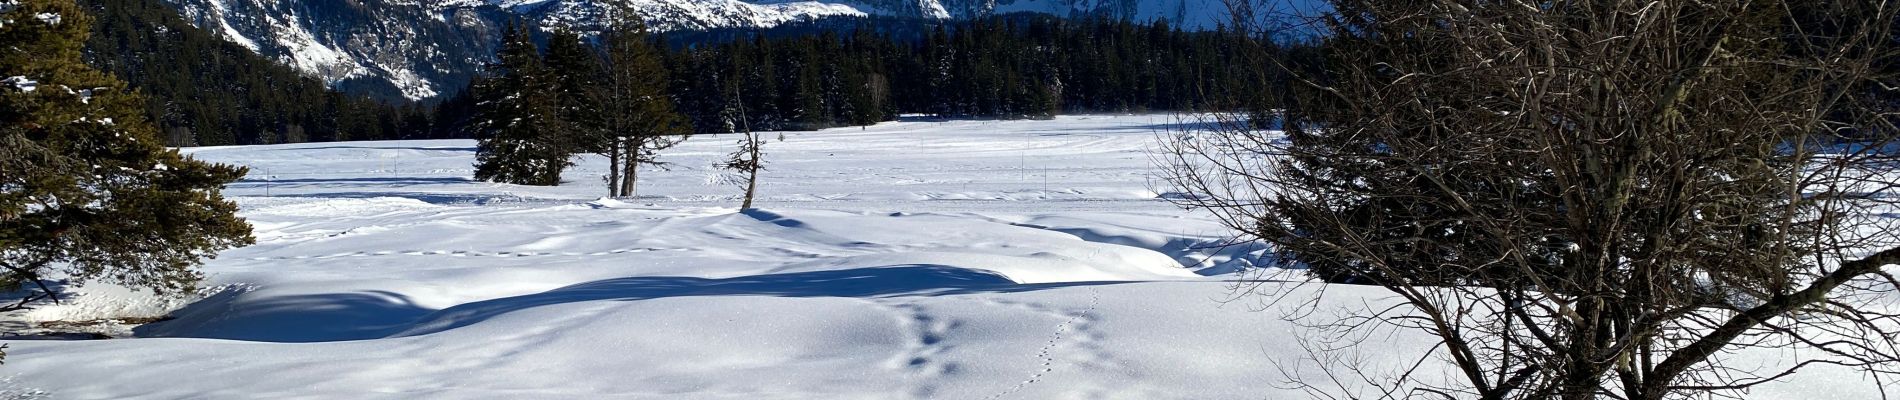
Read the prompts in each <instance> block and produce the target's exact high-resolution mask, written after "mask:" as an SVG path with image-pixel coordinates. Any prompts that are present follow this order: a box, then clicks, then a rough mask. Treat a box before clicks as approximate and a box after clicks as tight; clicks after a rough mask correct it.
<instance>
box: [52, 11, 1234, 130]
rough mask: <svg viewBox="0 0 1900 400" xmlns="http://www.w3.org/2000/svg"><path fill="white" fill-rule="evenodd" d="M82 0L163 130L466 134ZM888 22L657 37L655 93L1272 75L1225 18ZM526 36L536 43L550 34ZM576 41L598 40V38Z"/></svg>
mask: <svg viewBox="0 0 1900 400" xmlns="http://www.w3.org/2000/svg"><path fill="white" fill-rule="evenodd" d="M81 3H82V5H83V6H84V7H86V8H87V9H88V10H89V11H90V12H91V13H93V14H94V15H97V16H98V17H97V18H96V19H95V20H94V23H93V26H92V29H91V30H92V32H93V33H94V34H93V35H92V37H91V38H90V40H88V41H87V43H86V52H85V54H86V60H87V62H88V63H89V64H92V65H94V66H96V67H99V68H101V69H103V70H106V71H109V72H111V73H113V74H114V75H116V76H119V77H122V78H123V79H125V80H126V81H127V82H128V83H130V84H131V86H132V87H133V88H134V89H136V90H139V91H141V92H142V93H144V94H145V95H147V96H149V97H151V99H152V101H150V102H149V103H148V105H147V107H146V108H147V110H146V113H147V115H148V116H149V117H150V119H151V120H152V121H153V122H154V124H155V125H157V128H158V130H159V132H160V135H161V137H163V138H164V140H165V142H166V143H167V144H168V145H172V146H209V145H250V144H274V143H300V142H327V141H347V140H390V139H431V138H435V139H440V138H471V137H474V132H473V131H472V130H471V127H470V124H471V123H472V121H474V117H475V113H476V102H475V99H474V98H473V93H472V91H471V90H468V89H466V88H465V89H464V90H459V91H452V92H451V93H453V95H451V96H449V97H446V98H441V99H431V100H426V101H422V102H415V101H398V102H390V101H381V100H376V99H372V98H370V97H368V96H362V95H355V94H350V93H347V92H344V91H339V90H335V89H333V88H330V87H328V86H327V85H326V83H325V82H323V81H322V80H319V79H315V78H311V77H307V76H304V75H302V74H301V73H300V72H299V71H297V70H296V69H294V68H292V67H289V66H286V65H283V64H281V63H278V62H275V61H273V60H270V59H268V58H266V57H262V56H259V55H257V54H256V53H254V52H252V51H251V50H250V49H248V48H245V47H243V46H241V45H238V44H235V43H231V42H229V41H226V40H223V39H221V38H218V37H217V36H215V35H214V34H212V33H210V32H207V31H204V30H201V29H198V28H195V27H193V26H192V25H191V24H190V23H189V22H188V21H187V20H185V19H184V18H183V17H182V16H180V15H179V14H178V13H177V11H176V10H174V9H172V8H170V7H168V6H166V5H165V4H162V3H161V2H158V1H153V0H84V1H82V2H81ZM913 23H914V22H913ZM892 24H893V22H892V21H885V20H875V19H865V20H861V21H857V22H855V23H852V22H843V23H840V22H839V21H827V22H826V23H825V25H824V26H823V27H821V28H810V29H805V30H802V31H796V32H792V33H790V34H785V33H774V31H766V32H752V33H727V34H722V35H713V36H708V35H704V34H701V35H700V36H707V37H701V38H696V39H693V38H694V37H695V36H694V35H695V34H698V33H680V34H677V35H675V36H678V37H682V38H689V39H688V40H686V41H667V40H666V38H664V37H660V36H658V35H655V36H653V37H651V38H650V41H651V43H654V44H655V46H654V47H655V48H656V49H658V51H659V53H660V54H659V59H660V60H661V62H662V63H663V65H662V68H664V69H665V70H667V71H671V73H670V74H668V76H669V79H668V80H667V81H666V82H665V84H664V88H663V91H664V92H665V95H666V97H667V98H669V99H671V100H672V101H673V102H674V103H675V104H674V107H675V108H676V109H677V110H678V113H679V115H681V116H683V117H684V118H685V121H686V122H687V124H686V127H687V128H689V129H690V130H689V132H694V133H723V132H734V131H739V130H741V129H744V128H747V127H749V128H751V129H755V130H805V129H822V128H827V127H837V126H851V125H867V124H872V123H876V122H880V121H887V120H893V119H895V118H896V116H897V115H899V114H929V115H936V116H944V117H975V118H1040V117H1048V116H1051V115H1054V114H1058V113H1086V112H1143V111H1188V110H1210V109H1236V108H1248V109H1259V108H1260V107H1259V106H1258V105H1253V104H1242V103H1245V102H1246V101H1235V99H1257V98H1260V96H1249V95H1247V94H1259V93H1263V92H1265V91H1266V89H1268V79H1267V77H1266V74H1265V72H1263V71H1266V70H1267V68H1263V67H1262V63H1261V62H1260V61H1259V60H1261V59H1260V58H1257V57H1260V56H1261V54H1262V51H1263V50H1264V49H1266V48H1267V47H1266V46H1261V45H1259V42H1258V41H1254V40H1252V39H1249V38H1247V37H1245V36H1243V35H1237V34H1233V33H1231V32H1226V31H1183V30H1180V29H1177V28H1175V27H1173V26H1170V25H1168V24H1167V23H1166V22H1154V23H1134V22H1128V21H1119V20H1108V19H1061V18H1054V17H1048V16H1040V15H1035V16H1031V15H1006V16H998V17H990V18H984V19H979V20H972V21H958V22H944V23H936V24H934V25H926V24H917V25H904V26H903V27H902V28H903V29H896V28H893V27H892ZM524 33H526V34H528V38H529V39H530V40H532V41H533V42H534V43H536V44H537V45H538V46H543V47H545V46H547V45H548V43H549V37H550V36H551V35H552V34H553V32H552V31H547V30H542V29H539V28H535V29H526V30H524ZM583 43H585V44H586V45H587V46H586V48H587V49H590V50H591V51H593V52H595V53H596V54H599V53H601V52H603V51H604V50H602V45H603V43H602V38H597V37H595V38H584V39H583ZM660 43H667V44H664V45H661V44H660ZM476 85H478V82H470V83H469V87H470V88H472V87H474V86H476Z"/></svg>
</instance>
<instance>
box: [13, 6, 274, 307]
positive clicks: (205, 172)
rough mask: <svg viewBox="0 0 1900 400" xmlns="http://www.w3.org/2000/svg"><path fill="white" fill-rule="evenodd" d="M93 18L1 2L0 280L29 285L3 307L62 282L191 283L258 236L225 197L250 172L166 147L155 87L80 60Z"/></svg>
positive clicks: (179, 287)
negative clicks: (151, 112) (202, 267)
mask: <svg viewBox="0 0 1900 400" xmlns="http://www.w3.org/2000/svg"><path fill="white" fill-rule="evenodd" d="M91 23H92V21H91V18H89V17H87V16H86V15H84V14H82V13H81V12H80V8H79V7H77V6H75V5H74V4H73V2H72V0H0V43H4V44H5V45H4V46H0V268H3V269H4V271H0V284H3V285H4V286H5V287H4V288H0V289H3V290H13V289H15V288H16V287H20V286H26V287H27V288H23V289H25V290H27V291H28V292H29V294H28V295H27V296H24V298H23V299H21V300H20V301H18V302H16V303H13V304H7V305H0V310H6V309H16V308H20V307H26V306H29V305H31V304H32V303H33V302H35V301H40V300H43V299H48V298H50V299H52V300H54V301H58V300H59V298H58V293H57V292H56V290H57V287H58V286H57V285H52V284H50V283H53V282H57V281H59V280H64V281H66V282H67V283H69V284H72V283H84V282H89V281H102V282H108V283H116V284H122V285H126V286H130V287H134V288H144V289H151V290H154V291H157V292H160V293H175V292H184V291H190V290H192V289H193V285H195V284H196V283H197V282H198V280H199V279H200V278H201V276H200V275H199V273H198V272H197V271H196V268H195V267H197V266H198V265H199V264H200V263H202V262H203V260H204V259H206V258H209V257H212V256H214V254H215V253H216V252H217V251H220V250H224V249H229V248H232V247H236V246H242V245H246V244H250V243H251V242H252V238H251V227H250V224H247V223H245V222H244V220H243V219H240V218H238V217H237V216H236V212H237V206H236V205H234V204H232V203H231V202H228V201H225V200H224V198H223V197H221V196H220V195H219V190H220V189H221V188H222V187H223V186H224V185H225V184H226V183H230V182H231V181H234V180H237V179H238V178H239V177H242V176H244V173H245V169H244V168H241V167H234V166H229V165H222V164H213V163H206V162H201V161H197V160H193V159H191V158H189V157H185V156H183V155H180V154H179V153H178V151H176V150H172V149H167V148H165V147H164V145H163V142H161V141H160V139H159V136H158V130H157V129H156V128H154V127H153V126H152V124H151V123H150V122H149V121H147V120H146V113H145V99H144V97H143V96H140V95H139V94H138V93H137V92H134V91H132V90H130V89H129V88H127V87H126V85H125V83H124V82H121V81H119V80H118V79H117V78H114V77H112V76H111V75H107V74H105V73H102V72H100V71H97V70H94V69H92V68H91V67H88V66H86V64H85V63H83V62H82V61H81V60H80V50H81V47H82V44H83V43H85V41H86V38H87V36H88V34H89V28H90V27H91Z"/></svg>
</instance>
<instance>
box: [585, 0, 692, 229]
mask: <svg viewBox="0 0 1900 400" xmlns="http://www.w3.org/2000/svg"><path fill="white" fill-rule="evenodd" d="M601 39H602V45H604V46H605V47H606V52H607V68H606V69H607V71H606V78H607V79H606V81H605V82H606V83H607V88H606V90H605V91H604V95H603V96H602V97H603V98H602V102H601V106H602V114H603V118H602V121H603V122H604V123H605V127H606V132H607V133H608V138H609V143H610V145H609V146H608V147H607V150H608V159H609V161H611V164H612V165H611V166H610V168H611V169H612V171H610V172H609V174H608V179H607V180H608V183H607V190H608V193H609V194H611V195H613V196H616V197H620V196H633V195H634V194H635V192H634V184H635V183H637V180H638V177H639V170H640V166H641V165H659V164H661V163H660V161H659V152H660V150H665V149H667V148H670V147H673V146H674V145H677V144H679V143H680V142H681V141H684V140H685V136H682V135H684V134H686V133H689V132H691V129H690V127H689V126H688V125H687V120H686V117H685V116H682V115H680V113H679V112H678V111H675V110H674V104H673V99H672V98H669V97H667V94H666V93H667V70H666V63H665V62H664V61H665V60H664V59H662V58H661V52H660V50H659V49H658V48H657V47H658V46H656V45H655V44H654V42H652V41H651V40H650V38H649V35H648V33H647V27H646V23H644V22H642V21H641V20H640V17H639V16H638V15H637V14H635V13H633V12H630V11H627V10H620V11H619V12H616V13H614V19H613V22H612V24H611V25H610V26H609V28H608V30H607V31H606V32H602V34H601Z"/></svg>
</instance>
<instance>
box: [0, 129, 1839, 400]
mask: <svg viewBox="0 0 1900 400" xmlns="http://www.w3.org/2000/svg"><path fill="white" fill-rule="evenodd" d="M1192 126H1193V124H1192V123H1185V122H1182V121H1179V120H1177V119H1175V118H1172V117H1168V116H1117V117H1102V116H1094V117H1090V116H1079V117H1063V118H1058V119H1056V120H1053V121H1008V122H997V121H952V122H931V121H911V122H901V123H887V124H882V125H878V126H874V127H870V128H868V129H860V128H846V129H836V130H828V131H823V132H798V133H786V134H784V138H785V140H784V141H782V142H773V143H770V144H768V145H767V147H766V152H767V153H768V156H767V160H768V162H769V165H768V170H767V171H766V172H765V174H764V177H763V181H762V184H761V187H760V196H761V197H762V198H761V201H760V203H759V205H760V210H755V211H749V212H743V213H742V212H738V210H736V209H735V208H734V207H735V206H736V204H737V195H738V194H739V190H740V189H739V188H738V187H735V186H730V185H725V184H722V183H723V182H727V181H730V177H726V176H722V175H721V174H719V173H718V172H717V171H715V170H714V169H712V168H711V165H712V164H713V162H714V161H715V160H717V159H720V158H721V157H722V156H723V155H724V154H725V153H726V152H728V151H730V150H731V149H732V148H733V147H734V146H733V141H734V140H735V139H736V137H735V136H702V137H696V138H693V139H692V140H690V141H688V142H687V143H686V144H684V145H682V146H680V147H678V148H675V149H673V150H671V151H668V152H667V153H666V160H667V161H670V162H673V163H675V164H674V165H672V166H671V167H670V168H669V169H667V170H663V171H662V170H653V169H648V170H645V171H643V172H642V175H641V181H640V182H641V187H640V191H639V192H640V194H641V195H642V197H639V198H635V199H623V200H618V201H616V200H601V199H598V196H599V195H600V194H601V193H603V192H605V189H604V188H602V184H601V183H600V176H601V175H602V173H603V172H604V167H605V165H604V164H605V163H604V162H603V161H602V160H599V159H594V158H589V159H586V160H583V162H582V163H581V165H580V166H579V167H577V168H574V169H571V170H569V172H568V173H567V174H566V176H567V178H568V182H567V183H566V184H564V185H563V186H560V187H554V188H537V187H522V186H512V185H497V184H489V183H481V182H473V181H470V180H468V178H467V177H468V176H469V174H470V170H471V167H470V166H469V164H470V163H471V162H472V160H473V154H474V153H473V151H474V149H473V146H474V144H473V142H472V141H457V140H450V141H410V142H376V143H322V144H303V145H287V146H255V147H227V148H200V149H192V150H190V152H191V153H192V154H194V155H195V156H196V157H199V158H201V159H207V160H212V161H219V162H228V163H236V164H243V165H248V166H251V167H252V174H251V177H250V178H249V179H247V180H245V181H242V182H239V183H236V184H233V185H231V187H230V188H229V190H228V191H227V195H228V196H231V197H232V198H233V199H235V200H236V201H237V202H239V203H240V204H241V205H243V208H244V211H243V213H244V216H245V217H246V218H248V219H249V220H250V221H251V222H252V224H254V225H255V226H256V228H257V232H256V233H257V237H258V244H256V245H254V246H250V247H246V248H242V249H237V250H233V251H229V252H226V253H225V254H224V255H223V256H221V257H220V258H218V259H216V260H213V261H211V262H210V263H208V264H207V265H206V266H205V271H206V272H207V274H208V275H209V282H207V286H208V289H207V290H206V293H204V295H203V296H202V298H194V299H158V298H152V297H150V296H147V295H143V294H139V293H132V292H127V291H124V290H121V289H115V288H110V287H104V286H91V287H85V288H80V289H77V291H78V292H79V293H80V294H81V295H80V297H79V298H78V299H77V300H78V301H76V302H74V303H71V304H67V305H60V306H46V307H42V308H40V309H37V310H33V311H31V312H27V313H19V314H16V315H11V316H7V318H10V319H12V320H13V321H14V322H15V323H16V324H15V325H9V326H12V327H17V326H19V324H20V323H33V322H37V321H45V320H55V319H65V320H84V319H98V318H121V317H154V316H159V315H165V314H167V313H169V314H170V316H172V317H175V319H172V320H169V321H165V322H161V323H156V324H150V325H144V326H140V327H138V328H136V329H135V330H134V331H133V332H131V334H133V335H135V336H137V338H129V339H114V340H91V341H57V340H8V341H7V343H8V344H10V345H11V347H10V348H9V351H8V352H9V353H10V355H9V357H8V359H7V364H6V365H4V366H0V397H4V396H5V395H7V394H12V395H16V396H20V397H49V398H164V399H170V398H388V399H413V398H455V399H465V398H495V399H518V398H654V399H675V398H744V399H756V398H768V399H772V398H777V399H816V398H824V399H833V398H845V399H893V398H945V399H1005V398H1009V399H1062V398H1124V399H1166V398H1181V399H1243V398H1244V399H1258V398H1305V397H1308V395H1306V394H1304V393H1302V392H1299V391H1296V390H1287V389H1280V388H1277V386H1282V385H1280V383H1281V382H1283V381H1284V380H1286V379H1287V377H1286V376H1285V374H1283V373H1282V372H1281V371H1283V370H1291V369H1298V370H1299V371H1300V372H1298V373H1297V374H1298V375H1300V376H1302V377H1303V378H1304V379H1324V378H1323V376H1322V375H1316V374H1315V373H1314V372H1313V370H1312V369H1311V368H1312V367H1311V365H1310V364H1307V365H1305V366H1301V364H1300V363H1301V361H1300V358H1301V357H1303V356H1304V355H1305V354H1306V353H1305V352H1304V351H1303V350H1301V348H1300V346H1299V345H1298V344H1297V343H1296V341H1295V340H1292V338H1293V337H1295V335H1297V334H1298V333H1299V332H1300V331H1299V330H1298V329H1297V328H1296V327H1295V325H1294V324H1292V323H1289V322H1286V321H1283V320H1282V319H1281V317H1283V316H1284V315H1283V314H1282V313H1278V312H1273V311H1265V312H1257V311H1256V310H1257V309H1259V308H1261V305H1262V304H1264V303H1265V302H1267V301H1270V300H1271V299H1264V298H1260V297H1248V296H1238V295H1236V294H1235V292H1234V291H1233V290H1232V288H1233V286H1234V284H1233V283H1232V282H1231V281H1232V280H1233V279H1234V278H1236V276H1237V275H1234V274H1233V271H1235V270H1237V269H1240V268H1245V267H1248V266H1250V265H1251V264H1250V263H1251V262H1252V260H1251V258H1253V257H1256V256H1257V255H1258V252H1259V248H1258V247H1249V246H1230V247H1219V246H1218V245H1220V244H1221V243H1222V239H1223V238H1224V237H1225V236H1226V235H1227V232H1226V231H1225V230H1224V229H1222V228H1221V227H1220V226H1219V225H1218V224H1216V223H1215V222H1213V221H1211V220H1209V219H1207V218H1206V217H1205V216H1201V215H1199V214H1196V213H1192V212H1188V211H1183V210H1180V209H1178V208H1175V207H1173V206H1171V205H1169V204H1167V203H1166V202H1164V201H1161V200H1159V199H1158V198H1159V197H1162V196H1163V194H1161V193H1157V192H1156V189H1157V188H1160V187H1162V185H1163V184H1162V183H1160V182H1154V181H1152V176H1153V175H1154V174H1153V167H1152V166H1151V163H1150V158H1149V157H1148V155H1147V154H1146V152H1145V151H1146V149H1147V148H1149V147H1151V146H1152V145H1153V144H1154V143H1155V140H1156V138H1157V135H1158V134H1162V133H1163V132H1165V131H1168V130H1174V129H1182V128H1188V127H1192ZM1224 280H1225V281H1224ZM1266 284H1267V285H1279V284H1273V283H1266ZM1315 286H1318V285H1311V286H1303V287H1297V288H1294V289H1291V290H1290V291H1283V292H1286V293H1284V294H1285V295H1289V296H1301V295H1308V294H1310V293H1311V292H1310V291H1311V290H1317V288H1316V287H1315ZM1325 290H1326V297H1325V298H1324V301H1323V302H1322V303H1321V304H1322V306H1323V308H1326V309H1334V308H1341V307H1345V308H1352V307H1360V306H1362V305H1363V304H1365V303H1367V302H1371V303H1377V302H1380V301H1383V300H1382V299H1383V296H1382V295H1380V294H1379V293H1378V292H1376V291H1373V290H1369V289H1365V288H1355V287H1331V288H1325ZM1236 299H1237V300H1236ZM1230 300H1235V301H1230ZM180 307H182V308H180ZM174 309H175V311H174ZM1428 347H1429V342H1428V341H1426V340H1424V339H1423V338H1420V337H1418V335H1394V336H1390V337H1383V336H1382V337H1377V338H1373V339H1372V342H1370V343H1369V345H1368V346H1365V348H1363V349H1362V353H1363V356H1364V357H1366V358H1367V359H1369V360H1372V363H1373V364H1374V365H1385V366H1392V367H1402V366H1403V364H1407V363H1409V362H1411V361H1412V360H1413V359H1414V357H1416V356H1417V354H1418V352H1422V351H1424V350H1425V349H1426V348H1428ZM1787 357H1790V356H1788V355H1765V356H1763V357H1755V358H1751V359H1746V360H1742V361H1744V362H1769V363H1772V362H1776V360H1778V359H1785V358H1787ZM1874 385H1875V384H1874V383H1873V382H1872V380H1870V379H1867V378H1865V377H1863V376H1861V375H1858V374H1854V373H1852V372H1851V371H1845V370H1816V371H1815V372H1810V373H1807V374H1804V375H1800V376H1798V377H1797V378H1796V379H1795V380H1794V381H1792V382H1787V383H1780V384H1776V385H1772V386H1770V387H1766V388H1763V389H1761V390H1758V391H1756V392H1755V393H1753V394H1752V395H1751V397H1755V396H1759V397H1760V398H1818V397H1829V398H1873V397H1874V396H1877V393H1876V392H1875V391H1874V388H1875V386H1874Z"/></svg>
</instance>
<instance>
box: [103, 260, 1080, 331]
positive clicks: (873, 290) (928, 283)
mask: <svg viewBox="0 0 1900 400" xmlns="http://www.w3.org/2000/svg"><path fill="white" fill-rule="evenodd" d="M1112 283H1115V282H1071V283H1050V284H1017V283H1015V282H1012V281H1010V280H1008V279H1005V278H1003V277H1002V276H1000V275H996V274H994V273H990V272H987V271H980V270H973V269H968V268H958V267H951V266H944V265H895V266H885V267H875V268H859V269H848V270H835V271H814V272H793V273H783V274H768V275H756V276H744V277H735V278H723V279H708V278H694V277H673V276H652V277H648V276H641V277H626V278H615V279H605V280H599V281H593V282H587V283H581V284H576V285H572V286H567V287H563V288H559V289H554V290H549V291H546V292H541V293H535V294H529V295H522V296H514V297H505V298H499V299H493V300H485V301H478V302H473V303H468V304H462V305H457V306H454V307H449V308H446V309H442V310H431V309H428V308H425V307H420V306H417V305H416V304H415V303H414V302H412V301H410V300H409V299H408V298H407V297H404V296H402V295H400V294H396V293H390V292H380V291H377V292H359V293H333V294H314V295H302V296H285V297H274V298H268V299H262V300H258V301H243V302H240V301H237V300H239V299H237V298H235V297H224V298H218V297H217V296H214V297H213V298H209V299H205V300H203V301H199V302H197V303H194V304H192V305H191V306H188V307H186V308H185V309H182V310H179V311H177V312H175V313H174V315H177V316H179V318H178V319H177V320H174V321H168V322H163V323H158V324H152V325H146V326H141V327H139V328H138V329H136V330H135V331H134V332H135V333H136V334H138V336H140V337H191V338H211V339H230V340H246V341H261V342H329V341H344V340H364V339H377V338H385V337H391V336H392V335H395V336H415V335H426V334H432V333H437V332H443V331H447V330H452V329H456V328H460V327H465V326H469V325H473V324H477V323H481V322H482V321H486V320H488V319H490V318H495V317H497V316H501V315H505V314H508V313H512V312H516V311H521V310H526V309H531V308H536V307H543V306H552V305H559V304H567V303H578V302H590V301H639V300H651V299H662V298H675V297H697V296H774V297H852V298H880V297H907V296H942V295H956V294H972V293H1008V292H1024V291H1036V290H1045V289H1052V288H1059V287H1067V286H1084V285H1102V284H1112ZM232 313H235V315H241V317H240V318H241V320H240V322H241V324H224V323H221V322H225V321H218V319H221V318H222V317H223V316H226V315H232ZM194 317H204V318H194ZM196 321H209V322H213V323H214V324H213V326H206V327H202V328H196V327H190V326H189V325H191V324H192V323H193V322H196ZM227 321H228V320H227ZM218 325H222V326H218Z"/></svg>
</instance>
